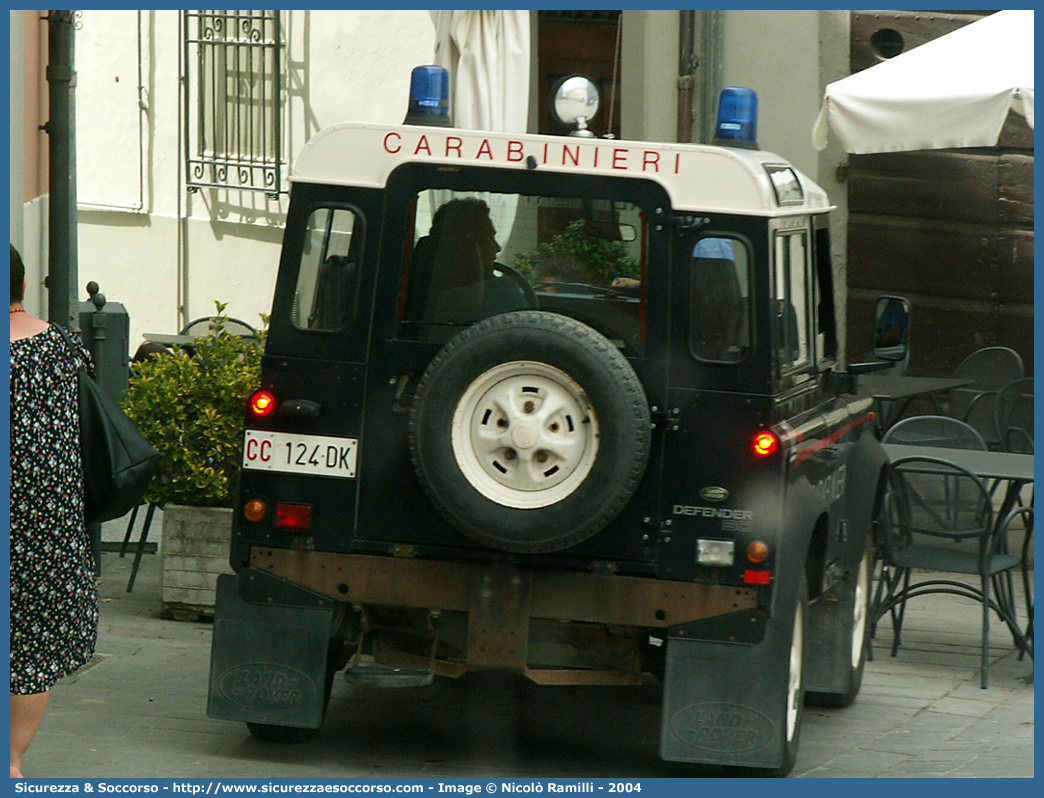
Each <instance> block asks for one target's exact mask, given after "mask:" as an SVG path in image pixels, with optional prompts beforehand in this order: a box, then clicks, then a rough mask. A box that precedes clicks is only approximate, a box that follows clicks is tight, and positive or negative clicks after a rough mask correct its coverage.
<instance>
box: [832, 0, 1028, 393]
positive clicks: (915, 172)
mask: <svg viewBox="0 0 1044 798" xmlns="http://www.w3.org/2000/svg"><path fill="white" fill-rule="evenodd" d="M979 16H981V14H937V13H928V12H904V11H880V12H878V11H868V12H853V13H852V42H851V65H852V71H853V72H856V71H859V70H860V69H864V68H866V67H868V66H872V65H873V64H875V63H878V62H880V61H882V60H884V57H883V55H882V50H881V45H882V43H884V45H886V47H887V46H897V43H901V44H902V47H903V49H904V51H905V50H907V49H910V48H911V47H913V46H916V45H917V44H923V43H924V42H926V41H930V40H931V39H934V38H937V37H938V36H941V35H943V34H945V33H949V32H950V31H952V30H956V29H957V28H958V27H960V26H962V25H966V24H968V23H969V22H972V21H974V20H975V19H978V18H979ZM847 174H848V192H849V196H848V200H849V213H850V216H849V227H848V288H849V302H848V340H847V344H848V352H849V361H850V362H855V361H857V360H860V359H862V357H863V356H864V355H865V353H866V352H867V351H868V350H869V342H870V331H871V325H872V316H873V306H874V301H875V300H876V298H877V297H878V296H880V295H882V294H899V295H901V296H905V297H907V298H908V299H910V301H911V302H912V304H913V326H912V329H911V337H912V343H913V351H912V355H911V359H910V369H909V371H910V373H911V374H938V375H942V374H949V373H951V372H952V371H953V369H954V368H955V367H956V366H957V364H958V363H960V362H961V360H963V359H964V358H965V357H966V356H967V355H969V354H971V353H972V352H973V351H975V350H976V349H978V348H980V347H983V346H1009V347H1011V348H1013V349H1015V350H1016V351H1017V352H1019V354H1020V355H1022V357H1023V360H1024V362H1025V363H1026V367H1027V372H1028V373H1029V374H1032V373H1033V343H1034V342H1033V288H1034V284H1033V283H1034V280H1033V276H1034V275H1033V217H1034V199H1033V184H1034V174H1033V131H1032V130H1031V129H1030V128H1029V126H1028V125H1027V124H1026V122H1025V120H1024V119H1023V118H1022V116H1021V115H1018V114H1015V113H1011V114H1009V116H1008V119H1007V121H1006V123H1005V126H1004V129H1003V130H1002V133H1001V137H1000V140H999V141H998V145H997V147H992V148H975V149H953V150H931V151H919V152H902V153H888V154H881V155H861V156H849V164H848V172H847Z"/></svg>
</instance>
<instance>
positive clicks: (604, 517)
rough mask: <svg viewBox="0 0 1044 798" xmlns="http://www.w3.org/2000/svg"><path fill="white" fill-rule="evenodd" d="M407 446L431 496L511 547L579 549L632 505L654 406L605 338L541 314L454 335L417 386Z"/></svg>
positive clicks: (483, 536) (467, 524)
mask: <svg viewBox="0 0 1044 798" xmlns="http://www.w3.org/2000/svg"><path fill="white" fill-rule="evenodd" d="M409 438H410V452H411V455H412V458H413V463H414V466H415V469H416V472H417V475H418V477H419V478H420V481H421V483H422V485H423V486H424V488H425V490H426V492H427V494H428V496H429V497H430V498H431V500H432V502H433V504H434V505H435V506H436V507H437V508H438V509H439V511H440V512H441V513H442V515H443V516H445V517H446V518H447V519H448V520H449V521H450V522H451V523H452V524H453V525H454V526H455V527H456V528H457V529H459V530H460V531H461V532H462V533H463V534H464V535H466V536H467V537H469V538H471V539H472V540H474V541H476V542H478V543H480V544H482V545H484V546H489V547H492V548H495V549H498V550H502V551H509V552H515V553H528V552H550V551H559V550H561V549H565V548H568V547H570V546H574V545H576V544H577V543H580V542H581V541H583V540H586V539H587V538H589V537H591V536H592V535H594V534H596V533H597V532H598V531H600V530H601V529H603V528H604V527H605V526H606V525H607V524H608V523H609V522H610V521H611V520H612V519H613V518H615V517H616V515H617V514H618V513H619V512H620V511H621V510H622V509H623V508H624V506H625V505H626V504H627V502H628V501H629V500H630V498H631V497H632V496H633V494H634V492H635V490H636V489H637V487H638V484H639V482H640V481H641V478H642V476H643V475H644V473H645V466H646V463H647V461H648V458H649V446H650V440H651V423H650V418H649V406H648V402H647V401H646V398H645V392H644V390H643V388H642V384H641V382H640V381H639V379H638V376H637V375H636V374H635V372H634V369H633V368H632V367H631V364H630V363H629V362H628V361H627V359H626V358H625V357H624V356H623V355H622V354H621V353H620V351H619V350H618V349H617V348H616V347H615V346H613V344H612V343H610V341H609V340H608V339H606V338H605V336H603V335H601V334H600V333H598V332H596V331H595V330H593V329H591V328H590V327H588V326H587V325H585V324H582V323H581V322H578V321H576V320H575V319H571V318H568V317H566V316H561V315H558V314H554V313H546V312H541V311H520V312H514V313H505V314H501V315H499V316H493V317H491V318H488V319H485V320H483V321H481V322H478V323H477V324H474V325H472V326H471V327H469V328H468V329H467V330H465V331H463V332H462V333H460V334H459V335H457V336H456V337H455V338H454V339H452V340H451V341H450V342H449V343H448V344H446V346H445V347H443V349H442V350H441V351H440V352H439V353H438V354H437V355H436V357H435V359H434V360H432V362H431V364H430V365H429V366H428V369H427V370H426V371H425V373H424V376H423V377H422V378H421V381H420V383H419V384H418V386H417V393H416V396H415V398H414V403H413V408H412V413H411V416H410V433H409Z"/></svg>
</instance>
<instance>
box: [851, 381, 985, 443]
mask: <svg viewBox="0 0 1044 798" xmlns="http://www.w3.org/2000/svg"><path fill="white" fill-rule="evenodd" d="M973 382H974V380H971V379H968V378H967V377H905V376H904V377H897V376H895V375H890V374H880V375H879V374H873V373H871V374H862V375H860V376H859V389H860V391H861V392H866V393H869V394H870V395H871V396H872V397H873V398H874V403H875V404H876V405H877V417H878V428H879V429H880V431H881V432H882V434H883V433H884V431H885V430H887V429H888V428H889V427H890V426H892V424H894V423H895V422H896V421H897V420H898V419H899V418H901V417H902V415H903V413H905V412H906V410H907V408H908V407H909V406H910V403H911V402H912V401H913V400H914V399H916V398H917V397H918V396H927V395H931V394H933V393H942V392H944V391H951V390H953V389H954V388H964V387H966V386H968V385H971V384H972V383H973ZM899 403H901V404H899ZM896 405H898V406H896Z"/></svg>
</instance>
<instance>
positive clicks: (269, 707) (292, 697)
mask: <svg viewBox="0 0 1044 798" xmlns="http://www.w3.org/2000/svg"><path fill="white" fill-rule="evenodd" d="M268 578H269V579H272V577H268ZM280 581H282V580H280ZM284 587H288V585H284ZM296 590H300V592H301V593H302V594H303V595H302V598H304V599H306V600H307V599H308V598H312V599H313V600H312V601H311V602H309V603H312V604H313V605H317V606H312V607H300V606H279V605H277V604H254V603H250V602H247V601H244V600H243V599H242V597H241V596H240V593H239V577H238V576H236V575H232V574H222V575H221V576H219V577H218V582H217V601H216V604H215V607H214V637H213V643H212V647H211V653H210V692H209V696H208V699H207V715H208V716H210V717H212V718H217V719H220V720H238V721H244V722H247V723H262V724H266V725H272V726H293V727H298V728H306V729H317V728H319V725H320V723H321V722H322V719H323V710H324V708H325V704H326V692H325V690H326V660H327V650H328V647H329V643H330V633H331V627H332V622H333V608H332V606H330V603H329V601H328V600H324V599H322V597H320V596H318V594H314V593H312V592H311V591H305V590H301V589H300V588H296ZM316 599H318V600H316ZM302 603H304V602H302Z"/></svg>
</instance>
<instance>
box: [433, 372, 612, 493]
mask: <svg viewBox="0 0 1044 798" xmlns="http://www.w3.org/2000/svg"><path fill="white" fill-rule="evenodd" d="M451 438H452V444H453V455H454V457H455V458H456V460H457V465H458V466H459V467H460V470H461V472H462V473H463V474H464V477H465V478H466V479H467V480H468V482H469V483H470V484H471V486H472V487H473V488H475V490H477V491H478V492H479V493H481V494H482V495H483V496H485V497H486V498H487V499H490V500H491V501H494V502H496V503H497V504H500V505H503V506H505V507H514V508H518V509H535V508H539V507H547V506H549V505H552V504H555V503H556V502H559V501H561V500H562V499H564V498H566V497H567V496H569V495H571V494H572V493H573V492H574V491H575V490H576V489H577V488H578V487H579V486H580V484H581V483H582V482H583V481H584V480H585V479H586V478H587V476H588V474H590V473H591V468H592V467H593V466H594V462H595V458H596V456H597V454H598V419H597V418H596V417H595V414H594V409H593V408H592V406H591V402H590V400H589V399H588V397H587V394H586V393H585V392H584V389H583V388H581V387H580V384H579V383H577V382H576V381H575V380H574V379H573V378H572V377H570V376H569V375H568V374H566V373H565V372H564V371H562V370H561V369H557V368H555V367H554V366H549V365H548V364H546V363H538V362H535V361H530V360H518V361H513V362H511V363H503V364H501V365H499V366H496V367H494V368H492V369H490V370H489V371H486V372H484V373H483V374H481V375H480V376H479V377H478V378H477V379H475V380H474V381H473V382H472V383H471V385H469V386H468V388H467V390H465V391H464V394H463V396H461V398H460V401H459V402H458V403H457V408H456V410H455V411H454V414H453V427H452V433H451Z"/></svg>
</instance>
